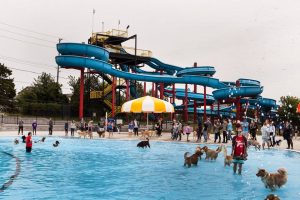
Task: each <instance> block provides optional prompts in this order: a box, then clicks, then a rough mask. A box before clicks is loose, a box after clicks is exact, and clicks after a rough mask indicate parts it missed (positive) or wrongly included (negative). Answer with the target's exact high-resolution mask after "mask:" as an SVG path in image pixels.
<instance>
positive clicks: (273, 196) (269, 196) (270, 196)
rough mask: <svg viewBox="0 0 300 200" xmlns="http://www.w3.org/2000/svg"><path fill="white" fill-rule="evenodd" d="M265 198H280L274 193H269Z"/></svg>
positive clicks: (266, 199)
mask: <svg viewBox="0 0 300 200" xmlns="http://www.w3.org/2000/svg"><path fill="white" fill-rule="evenodd" d="M265 200H280V198H279V197H278V196H277V195H276V194H269V195H268V196H267V197H266V198H265Z"/></svg>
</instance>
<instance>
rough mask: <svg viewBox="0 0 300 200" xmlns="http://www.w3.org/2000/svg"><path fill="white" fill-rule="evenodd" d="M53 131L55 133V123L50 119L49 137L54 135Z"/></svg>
mask: <svg viewBox="0 0 300 200" xmlns="http://www.w3.org/2000/svg"><path fill="white" fill-rule="evenodd" d="M52 131H53V121H52V119H51V118H50V120H49V135H52Z"/></svg>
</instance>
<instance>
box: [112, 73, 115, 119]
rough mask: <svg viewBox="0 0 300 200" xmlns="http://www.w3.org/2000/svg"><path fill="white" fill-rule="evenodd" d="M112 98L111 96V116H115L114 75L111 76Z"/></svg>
mask: <svg viewBox="0 0 300 200" xmlns="http://www.w3.org/2000/svg"><path fill="white" fill-rule="evenodd" d="M111 93H112V98H111V103H112V108H111V110H112V111H111V115H112V117H114V116H115V95H116V77H114V76H113V80H112V91H111Z"/></svg>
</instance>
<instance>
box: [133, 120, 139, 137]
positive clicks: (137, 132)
mask: <svg viewBox="0 0 300 200" xmlns="http://www.w3.org/2000/svg"><path fill="white" fill-rule="evenodd" d="M133 132H134V135H135V136H139V123H138V121H137V120H136V119H134V121H133Z"/></svg>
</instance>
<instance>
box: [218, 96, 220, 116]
mask: <svg viewBox="0 0 300 200" xmlns="http://www.w3.org/2000/svg"><path fill="white" fill-rule="evenodd" d="M218 119H220V100H218Z"/></svg>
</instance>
